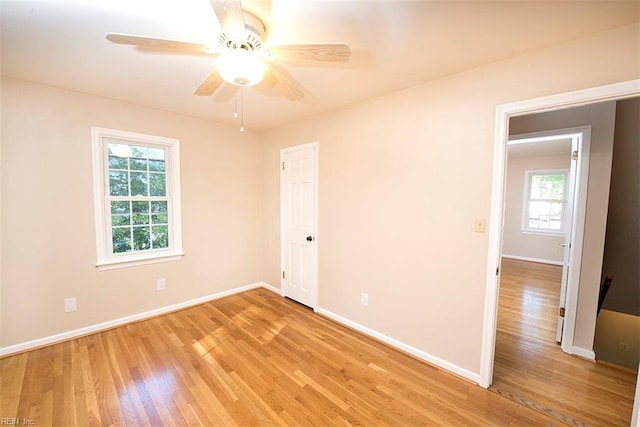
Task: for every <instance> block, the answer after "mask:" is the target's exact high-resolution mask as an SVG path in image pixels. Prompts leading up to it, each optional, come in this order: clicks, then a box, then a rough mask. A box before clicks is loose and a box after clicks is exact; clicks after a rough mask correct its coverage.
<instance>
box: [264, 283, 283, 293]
mask: <svg viewBox="0 0 640 427" xmlns="http://www.w3.org/2000/svg"><path fill="white" fill-rule="evenodd" d="M260 285H261V286H262V287H263V288H265V289H268V290H270V291H271V292H274V293H276V294H278V295H280V296H282V291H281V290H280V288H276V287H275V286H273V285H270V284H268V283H266V282H260Z"/></svg>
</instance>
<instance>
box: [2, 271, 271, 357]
mask: <svg viewBox="0 0 640 427" xmlns="http://www.w3.org/2000/svg"><path fill="white" fill-rule="evenodd" d="M260 287H265V288H267V289H269V288H272V289H270V290H273V289H275V288H273V286H271V285H268V284H266V283H264V282H256V283H252V284H249V285H245V286H240V287H237V288H233V289H229V290H227V291H222V292H217V293H215V294H210V295H205V296H203V297H200V298H195V299H191V300H188V301H183V302H180V303H177V304H172V305H168V306H165V307H160V308H156V309H153V310H149V311H145V312H142V313H138V314H132V315H130V316H125V317H121V318H119V319H114V320H109V321H107V322H102V323H97V324H95V325H90V326H85V327H83V328H78V329H74V330H71V331H67V332H62V333H60V334H55V335H50V336H48V337H44V338H38V339H35V340H31V341H27V342H23V343H20V344H14V345H10V346H7V347H0V357H4V356H9V355H12V354H16V353H22V352H24V351H29V350H35V349H36V348H40V347H44V346H47V345H52V344H58V343H60V342H63V341H68V340H71V339H74V338H79V337H82V336H86V335H91V334H95V333H96V332H101V331H105V330H107V329H112V328H115V327H118V326H123V325H126V324H128V323H133V322H137V321H140V320H145V319H150V318H152V317H157V316H160V315H163V314H167V313H171V312H173V311H178V310H182V309H185V308H189V307H193V306H195V305H199V304H204V303H206V302H209V301H213V300H216V299H220V298H224V297H226V296H230V295H234V294H238V293H240V292H245V291H249V290H251V289H255V288H260Z"/></svg>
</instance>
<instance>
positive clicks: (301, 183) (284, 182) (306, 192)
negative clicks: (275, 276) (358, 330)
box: [280, 143, 318, 308]
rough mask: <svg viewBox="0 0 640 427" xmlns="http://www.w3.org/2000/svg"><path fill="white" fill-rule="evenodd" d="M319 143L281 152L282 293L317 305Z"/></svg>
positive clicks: (304, 302)
mask: <svg viewBox="0 0 640 427" xmlns="http://www.w3.org/2000/svg"><path fill="white" fill-rule="evenodd" d="M317 155H318V144H317V143H311V144H304V145H300V146H296V147H291V148H284V149H282V150H281V151H280V163H281V165H280V199H281V203H280V215H281V233H282V236H281V263H282V279H281V289H282V291H283V294H284V295H285V296H287V297H289V298H291V299H293V300H296V301H298V302H300V303H302V304H304V305H307V306H309V307H312V308H315V306H316V300H317V297H316V288H317V277H318V273H317V269H318V262H317V252H318V251H317V235H316V232H317Z"/></svg>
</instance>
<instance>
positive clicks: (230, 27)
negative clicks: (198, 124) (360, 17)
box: [106, 0, 351, 101]
mask: <svg viewBox="0 0 640 427" xmlns="http://www.w3.org/2000/svg"><path fill="white" fill-rule="evenodd" d="M209 2H210V3H211V7H212V8H213V11H214V13H215V15H216V17H217V18H218V21H219V22H220V27H221V28H222V34H220V36H219V37H218V46H217V47H214V48H211V47H209V46H207V45H204V44H197V43H189V42H183V41H175V40H166V39H158V38H151V37H143V36H135V35H129V34H118V33H108V34H107V35H106V38H107V40H109V41H110V42H112V43H117V44H125V45H133V46H137V47H140V48H146V49H160V50H165V51H174V52H181V53H204V54H209V55H212V56H216V57H217V58H218V59H217V63H216V68H215V69H214V70H213V71H212V72H211V73H210V74H209V75H208V76H207V77H206V78H205V79H204V81H203V82H202V83H201V84H200V86H198V88H197V89H196V90H195V92H194V93H195V94H196V95H200V96H209V95H213V94H214V93H215V92H216V90H217V89H218V88H219V87H220V86H221V85H222V84H223V83H224V82H227V83H230V84H233V85H236V86H241V87H242V86H253V85H256V84H258V83H260V82H262V81H264V82H265V83H267V84H269V85H270V86H272V87H273V88H274V89H275V90H276V91H277V92H278V93H279V94H280V95H282V96H284V97H285V98H286V99H288V100H289V101H299V100H300V99H302V98H303V97H304V92H303V91H302V89H301V87H300V86H299V84H298V83H297V82H296V81H295V80H293V79H292V78H290V77H288V76H286V75H285V74H283V73H282V72H281V71H278V65H277V64H276V63H277V62H279V61H325V62H347V61H349V58H350V57H351V49H350V48H349V46H348V45H346V44H342V43H325V44H280V45H267V44H265V42H264V40H265V36H266V33H267V27H266V26H265V24H264V22H262V20H261V19H260V18H258V17H257V16H255V15H254V14H252V13H250V12H248V11H246V10H243V8H242V3H241V0H209Z"/></svg>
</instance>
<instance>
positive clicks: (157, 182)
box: [149, 173, 167, 196]
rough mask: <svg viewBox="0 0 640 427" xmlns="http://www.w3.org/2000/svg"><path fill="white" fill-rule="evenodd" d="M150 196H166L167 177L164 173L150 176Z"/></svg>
mask: <svg viewBox="0 0 640 427" xmlns="http://www.w3.org/2000/svg"><path fill="white" fill-rule="evenodd" d="M149 178H150V179H149V181H150V182H149V184H150V195H151V196H166V195H167V190H166V184H165V175H164V174H163V173H152V174H149Z"/></svg>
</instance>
